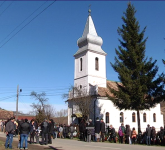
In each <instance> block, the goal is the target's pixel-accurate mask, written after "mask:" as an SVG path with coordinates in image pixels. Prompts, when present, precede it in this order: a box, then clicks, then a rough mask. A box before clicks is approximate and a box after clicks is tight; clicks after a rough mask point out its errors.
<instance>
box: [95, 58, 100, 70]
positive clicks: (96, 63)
mask: <svg viewBox="0 0 165 150" xmlns="http://www.w3.org/2000/svg"><path fill="white" fill-rule="evenodd" d="M95 70H99V59H98V58H97V57H96V58H95Z"/></svg>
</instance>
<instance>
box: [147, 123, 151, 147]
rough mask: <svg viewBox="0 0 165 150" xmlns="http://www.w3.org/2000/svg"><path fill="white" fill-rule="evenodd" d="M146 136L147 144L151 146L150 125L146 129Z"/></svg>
mask: <svg viewBox="0 0 165 150" xmlns="http://www.w3.org/2000/svg"><path fill="white" fill-rule="evenodd" d="M146 136H147V138H146V144H147V145H151V128H150V125H149V124H148V125H147V128H146Z"/></svg>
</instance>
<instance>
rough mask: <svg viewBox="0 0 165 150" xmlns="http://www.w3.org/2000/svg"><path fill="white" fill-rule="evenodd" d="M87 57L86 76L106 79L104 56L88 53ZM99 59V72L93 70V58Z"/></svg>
mask: <svg viewBox="0 0 165 150" xmlns="http://www.w3.org/2000/svg"><path fill="white" fill-rule="evenodd" d="M87 57H88V60H89V64H88V75H92V76H97V77H99V78H100V77H101V78H105V79H106V64H105V63H106V60H105V55H101V54H97V53H94V52H91V51H88V53H87ZM96 57H97V58H98V59H99V70H98V71H97V70H95V58H96Z"/></svg>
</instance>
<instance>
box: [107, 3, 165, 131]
mask: <svg viewBox="0 0 165 150" xmlns="http://www.w3.org/2000/svg"><path fill="white" fill-rule="evenodd" d="M135 13H136V10H135V7H134V6H133V5H132V4H131V3H128V7H127V9H126V12H124V16H123V17H122V20H123V22H124V23H123V25H122V27H121V28H120V27H119V28H118V33H119V35H120V36H121V38H122V40H121V39H119V42H120V46H118V50H117V49H115V51H116V55H117V57H115V63H114V64H112V63H111V65H112V67H113V68H114V70H115V71H116V72H118V75H119V76H118V78H119V80H120V82H121V83H118V82H116V84H117V86H118V91H115V90H114V89H111V88H110V87H109V89H110V90H111V92H112V93H113V94H114V96H115V98H112V97H109V98H110V99H111V100H112V102H113V103H114V104H115V106H116V107H117V108H119V109H120V110H121V109H125V110H136V111H137V122H138V132H140V131H141V127H140V113H139V111H140V110H144V109H150V108H152V107H154V106H155V104H157V103H159V102H160V101H162V98H163V95H164V90H163V88H164V84H163V80H164V74H163V73H162V74H161V75H158V76H157V72H158V67H157V66H156V60H155V61H152V58H150V59H148V58H147V57H145V48H146V47H145V44H146V41H147V38H145V39H144V33H145V30H146V27H145V28H144V29H143V30H142V32H140V26H139V22H138V21H137V19H136V18H135Z"/></svg>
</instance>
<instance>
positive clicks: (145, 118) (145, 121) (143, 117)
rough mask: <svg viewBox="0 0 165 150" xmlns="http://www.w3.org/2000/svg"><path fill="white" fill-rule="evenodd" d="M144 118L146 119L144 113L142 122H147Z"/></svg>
mask: <svg viewBox="0 0 165 150" xmlns="http://www.w3.org/2000/svg"><path fill="white" fill-rule="evenodd" d="M146 118H147V117H146V113H144V114H143V122H146V121H147V119H146Z"/></svg>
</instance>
